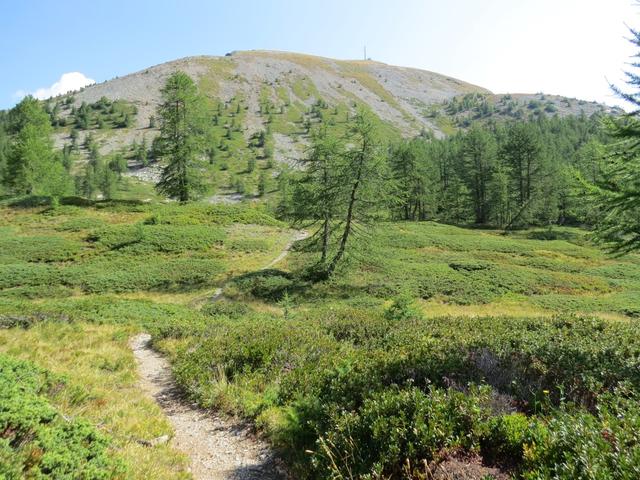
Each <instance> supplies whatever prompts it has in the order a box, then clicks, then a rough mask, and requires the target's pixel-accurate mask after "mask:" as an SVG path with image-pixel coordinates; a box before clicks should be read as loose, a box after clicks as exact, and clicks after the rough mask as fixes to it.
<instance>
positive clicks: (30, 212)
mask: <svg viewBox="0 0 640 480" xmlns="http://www.w3.org/2000/svg"><path fill="white" fill-rule="evenodd" d="M636 39H637V42H636V43H638V42H640V37H638V35H636ZM301 61H303V62H304V63H305V64H307V65H308V66H314V65H315V64H314V62H317V60H314V59H313V58H311V57H309V58H306V57H304V58H303V59H301ZM367 65H368V64H367V63H354V62H348V63H347V62H339V63H338V68H339V69H340V71H341V72H342V74H344V77H345V78H346V79H347V81H352V82H353V83H359V84H360V85H362V87H363V88H366V89H368V90H369V91H370V92H372V93H374V94H375V95H376V96H377V97H378V98H379V99H380V100H381V101H383V102H385V103H387V104H389V106H390V107H393V108H395V109H396V110H398V111H399V112H400V113H401V114H402V113H403V111H402V110H401V108H400V105H399V104H398V103H397V101H396V100H395V99H394V97H393V96H392V95H391V93H390V92H388V91H387V90H386V89H385V88H384V87H383V86H382V85H381V84H380V83H379V82H378V80H376V79H375V78H374V77H373V76H372V75H371V73H370V71H369V69H368V67H367ZM202 66H203V67H206V69H207V70H209V73H210V76H209V77H206V76H205V77H203V79H201V80H200V84H199V85H197V86H196V84H195V83H194V82H193V80H192V79H191V78H190V77H189V76H188V75H186V74H185V73H182V72H177V73H175V74H173V75H171V76H170V77H169V78H168V80H167V82H166V84H165V86H164V88H163V89H162V95H163V98H162V104H161V105H160V107H159V109H158V111H157V112H156V115H154V116H153V117H152V118H151V119H150V120H149V127H150V128H155V125H156V123H157V125H158V127H159V136H158V137H157V138H155V139H154V141H153V142H152V144H151V145H149V144H148V143H147V138H146V137H143V138H142V139H140V138H138V139H137V141H136V143H135V144H133V145H131V146H130V147H129V148H126V149H121V150H114V151H113V152H112V153H110V154H102V153H101V151H100V149H101V146H102V145H103V144H102V143H101V142H102V140H103V139H104V138H105V136H103V135H101V134H100V133H98V132H94V131H93V130H109V129H111V128H130V127H131V126H132V125H133V121H134V115H135V114H136V111H135V108H134V107H133V105H130V104H127V103H125V102H112V101H109V100H107V99H104V98H103V99H101V100H100V101H99V102H96V103H95V104H86V103H83V104H81V105H80V107H79V108H76V107H72V105H73V104H74V99H72V98H71V97H68V99H67V100H66V101H65V102H64V104H62V103H60V101H58V102H55V103H51V102H44V103H43V102H38V101H36V100H34V99H33V98H30V97H28V98H27V99H25V100H24V101H22V102H21V103H20V104H19V105H17V106H16V107H15V108H14V109H12V110H11V111H10V112H8V113H1V114H0V172H1V175H2V185H3V190H2V194H3V196H2V197H0V477H2V478H4V477H7V478H23V477H26V478H31V477H33V478H45V477H52V478H90V479H93V478H95V479H98V478H100V479H107V478H109V479H111V478H113V479H119V478H134V479H138V478H139V479H143V478H167V479H168V478H189V474H188V472H187V468H186V461H185V458H183V457H182V456H181V455H180V454H178V453H177V452H176V451H174V450H173V449H172V447H171V445H170V444H164V443H157V444H156V443H154V442H153V440H154V439H157V438H159V437H164V436H169V435H170V433H171V429H170V426H169V425H168V423H167V421H166V419H165V418H163V416H162V413H161V411H160V409H159V407H158V406H157V405H155V404H154V403H153V402H152V401H150V400H149V399H147V398H146V397H145V395H144V393H143V392H141V391H140V389H139V387H138V386H137V382H136V365H135V362H134V359H133V356H132V353H131V351H130V348H129V345H128V340H129V339H130V338H131V336H133V335H134V334H137V333H140V332H142V331H146V332H149V333H151V335H152V344H153V346H154V348H156V349H157V350H159V351H161V352H162V353H164V354H166V356H167V357H168V359H169V360H170V361H171V363H172V368H173V373H174V376H175V379H176V381H177V383H178V386H179V387H180V388H181V389H182V391H183V392H184V394H185V395H186V396H187V397H188V398H189V399H190V400H192V401H193V402H196V403H198V404H199V405H201V406H202V407H204V408H210V409H216V410H218V411H221V412H224V413H227V414H233V415H237V416H239V417H241V418H243V419H246V420H248V421H250V422H252V423H253V424H254V425H255V426H256V427H257V429H258V430H260V432H262V433H263V434H264V435H265V437H266V438H267V439H268V440H269V441H270V442H271V443H272V445H273V446H274V447H275V448H276V450H277V451H278V453H279V454H281V456H282V457H283V458H284V459H285V460H286V461H287V464H288V466H289V468H290V469H291V472H292V476H293V477H294V478H301V479H317V480H327V479H342V478H348V479H361V480H373V479H382V478H389V479H400V478H408V479H413V480H426V479H432V478H437V477H434V475H433V472H434V471H435V470H436V469H437V468H440V467H442V468H446V465H447V463H448V462H451V461H456V460H461V462H460V463H461V464H464V465H466V464H467V463H468V464H473V465H476V466H478V465H484V467H483V468H489V467H491V469H492V470H493V471H498V472H500V473H501V474H504V475H505V476H509V477H511V478H515V479H523V480H534V479H535V480H542V479H549V480H551V479H585V480H586V479H596V478H597V479H600V478H602V479H608V478H622V479H632V478H637V477H638V476H639V475H640V472H639V471H638V465H639V464H640V460H639V459H640V434H639V433H638V432H640V407H639V405H640V403H639V402H638V395H639V394H640V373H639V372H640V363H639V362H640V360H639V359H640V340H639V339H638V335H637V321H638V318H640V256H638V253H636V250H637V247H638V237H637V223H638V222H637V218H638V215H637V213H638V195H637V183H638V182H637V170H638V165H637V164H638V162H637V158H638V155H637V151H636V150H637V146H636V139H637V136H638V125H637V124H636V123H637V120H636V119H635V116H633V115H631V116H624V117H621V118H619V119H611V118H608V117H607V118H605V116H604V113H602V112H600V113H597V114H594V115H592V116H591V117H587V116H585V115H582V116H579V117H575V116H564V117H560V116H555V114H556V113H558V111H559V110H560V109H564V108H565V106H563V105H560V104H559V103H558V101H556V100H557V99H556V100H553V101H552V99H550V98H547V97H545V96H544V95H536V96H535V98H528V99H527V102H526V103H524V104H520V103H518V102H516V101H515V100H514V99H513V98H510V97H508V96H502V97H499V98H498V97H492V96H488V95H480V94H468V95H465V96H463V97H456V98H454V99H452V100H451V101H449V102H448V103H446V104H444V105H442V106H435V107H433V106H431V107H429V106H427V105H423V106H422V108H425V109H426V108H428V107H429V108H431V110H429V111H428V112H427V113H428V115H429V116H431V118H434V121H435V123H436V124H440V125H446V126H447V128H448V129H449V130H450V133H451V135H450V136H448V137H446V138H443V139H436V138H434V136H433V135H431V134H429V133H428V132H423V133H422V134H420V135H418V136H416V137H415V138H407V139H402V138H401V136H400V130H399V129H398V128H397V127H396V126H393V125H391V124H389V123H387V122H385V121H383V120H382V119H381V118H379V117H378V116H376V115H375V114H374V113H373V112H372V111H371V109H370V108H368V107H367V105H365V104H364V102H363V101H362V100H361V99H360V97H358V96H356V95H355V94H354V93H347V92H345V95H344V98H345V100H346V101H343V102H340V101H335V100H334V101H333V103H330V102H329V101H328V100H326V99H323V98H322V97H321V95H320V92H319V90H318V88H316V86H315V84H314V83H313V81H312V79H311V78H309V77H307V76H304V75H300V74H299V73H298V72H294V71H293V70H291V71H289V72H288V73H287V74H283V76H281V77H280V78H277V79H274V80H266V79H265V80H264V81H263V83H262V85H261V86H260V88H259V89H258V90H256V91H253V92H249V91H248V90H243V89H239V90H238V91H237V93H236V96H233V97H226V98H225V99H224V100H223V99H221V98H219V97H218V95H220V90H221V89H220V81H221V80H222V79H225V80H228V79H229V77H230V76H232V77H233V80H234V81H237V82H238V83H239V84H242V83H243V82H248V81H247V80H246V79H244V78H242V77H241V76H240V75H239V74H234V69H233V60H230V59H224V60H221V61H215V62H208V61H206V60H202ZM315 67H317V68H320V67H318V66H317V65H315ZM315 67H314V68H315ZM322 68H329V67H326V66H324V67H322ZM234 75H235V76H234ZM630 78H631V79H632V80H633V81H632V84H633V85H636V86H637V84H636V83H633V82H634V81H635V77H633V76H631V77H630ZM630 98H633V99H635V100H637V98H636V96H632V97H630ZM637 104H640V103H638V102H637ZM63 109H64V110H65V111H66V110H71V111H70V112H68V113H67V114H66V115H65V114H64V112H62V111H61V110H63ZM249 109H254V111H250V110H249ZM443 109H444V110H445V113H446V114H447V115H448V117H444V116H443V115H442V110H443ZM496 112H497V113H496ZM407 115H408V114H407ZM496 115H499V116H500V118H501V119H502V120H505V119H507V120H505V121H502V120H501V121H495V122H494V121H490V119H493V120H495V119H496ZM549 115H554V116H549ZM62 119H66V120H62ZM603 119H604V120H603ZM405 120H406V118H405ZM603 121H604V122H607V123H608V124H609V126H610V128H609V130H608V131H607V130H603V129H602V128H601V125H600V124H601V123H602V122H603ZM51 123H53V124H54V126H55V128H56V129H57V131H58V132H61V131H66V130H68V128H67V125H69V126H70V125H71V123H73V124H74V127H73V130H69V132H68V133H69V135H70V136H71V139H72V144H71V145H69V146H65V147H64V148H63V150H62V151H61V152H56V151H55V150H54V148H53V141H52V135H53V133H54V131H53V130H52V127H51ZM409 123H410V122H409ZM65 129H66V130H65ZM456 129H459V130H456ZM80 130H83V132H81V133H79V131H80ZM87 130H91V132H87ZM107 133H109V132H107ZM155 133H156V132H153V134H155ZM149 140H151V138H149ZM149 143H151V142H149ZM80 144H82V146H81V145H80ZM81 149H83V153H85V154H86V158H84V157H83V156H82V155H81ZM285 150H287V151H285ZM291 152H297V153H299V154H300V155H299V156H300V158H302V160H301V163H302V166H303V168H302V169H298V168H296V166H291V167H288V166H285V165H278V166H276V164H277V161H280V160H282V159H283V158H287V156H288V155H291V154H292V153H291ZM605 152H608V153H609V154H610V155H609V157H608V158H607V160H606V161H605V160H603V155H604V153H605ZM157 161H159V162H160V163H159V164H158V165H154V163H155V162H157ZM130 162H133V164H132V165H135V166H140V167H141V168H147V167H149V169H151V168H160V169H161V177H160V181H159V183H158V184H157V192H158V195H157V196H156V194H154V193H153V191H152V187H151V185H150V182H138V181H136V180H133V179H131V178H128V177H127V176H126V175H125V174H126V173H127V170H128V169H129V165H130ZM145 173H146V172H145ZM74 184H75V185H74ZM276 185H277V189H276ZM593 185H597V187H593ZM74 186H75V188H74ZM214 189H219V190H220V191H221V193H222V194H228V193H231V192H235V193H236V194H239V195H240V196H241V197H242V199H243V200H244V201H242V202H240V203H238V204H217V205H213V204H210V203H207V202H204V201H203V202H202V203H198V202H195V201H194V200H195V199H196V198H198V197H199V196H201V195H203V194H204V193H205V192H210V191H213V190H214ZM594 192H595V193H596V194H595V195H592V196H589V195H587V193H594ZM73 194H76V195H80V196H78V197H74V196H72V195H73ZM164 197H169V198H170V199H173V200H177V202H171V201H170V200H167V199H166V198H164ZM249 199H252V200H253V201H247V200H249ZM158 200H163V201H158ZM603 215H604V216H603ZM288 222H291V225H292V226H295V227H297V228H300V229H305V230H307V232H306V233H308V234H309V235H308V236H306V237H305V238H304V239H303V240H300V241H298V242H296V243H295V244H294V245H291V242H292V238H302V237H304V235H300V233H301V232H294V231H292V230H290V229H289V228H287V227H288V226H289V223H288ZM470 225H472V226H473V228H470ZM585 227H586V228H585ZM592 227H596V234H595V235H593V233H592V232H590V231H589V230H588V229H590V228H592ZM593 239H596V240H603V241H604V242H606V243H607V245H608V246H613V250H615V251H617V252H619V253H625V254H626V255H625V256H620V257H617V258H615V257H612V256H609V255H608V254H607V253H606V252H603V251H602V250H600V249H599V248H598V247H597V246H596V245H595V244H593V243H592V240H593ZM289 250H290V251H289ZM220 291H222V294H223V297H220ZM212 299H214V300H215V301H212ZM467 460H468V462H467ZM461 468H466V467H461ZM465 473H469V474H471V472H465Z"/></svg>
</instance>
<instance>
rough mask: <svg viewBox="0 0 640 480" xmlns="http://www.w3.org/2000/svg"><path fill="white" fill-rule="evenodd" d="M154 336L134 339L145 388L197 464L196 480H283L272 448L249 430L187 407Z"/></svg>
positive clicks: (176, 441)
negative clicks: (155, 342) (154, 347)
mask: <svg viewBox="0 0 640 480" xmlns="http://www.w3.org/2000/svg"><path fill="white" fill-rule="evenodd" d="M150 340H151V336H150V335H149V334H147V333H142V334H140V335H137V336H135V337H134V338H132V339H131V348H132V349H133V353H134V355H135V357H136V360H137V362H138V371H139V373H140V386H141V388H142V389H143V390H144V391H145V392H147V393H148V394H149V395H150V396H151V397H153V399H154V400H155V401H156V402H157V403H158V405H160V407H161V408H162V410H163V411H164V414H165V415H166V416H167V418H168V419H169V421H170V422H171V425H172V426H173V430H174V432H175V433H174V437H173V439H172V440H171V441H172V443H173V446H174V447H175V448H176V449H178V450H180V451H182V452H183V453H185V454H187V455H188V456H189V457H190V458H191V473H192V475H193V477H194V479H196V480H205V479H206V480H258V479H265V480H269V479H280V478H283V476H282V475H281V474H280V473H279V471H278V468H277V465H276V461H275V457H274V456H273V453H272V452H271V450H270V448H269V447H268V445H266V444H265V443H264V442H262V441H260V440H258V439H256V438H255V437H254V436H253V435H252V434H251V432H250V431H249V429H248V428H247V426H246V425H243V424H241V423H237V422H234V421H232V420H227V419H223V418H221V417H218V416H217V415H215V414H214V413H213V412H211V411H206V410H203V409H200V408H198V407H197V406H196V405H193V404H191V403H189V402H187V401H185V400H184V399H183V398H182V397H181V395H180V391H179V390H178V388H177V386H176V384H175V382H174V380H173V377H172V375H171V367H170V365H169V362H167V360H166V359H165V358H164V357H162V356H161V355H160V354H158V353H157V352H155V351H154V350H153V349H152V348H151V346H150V345H149V342H150Z"/></svg>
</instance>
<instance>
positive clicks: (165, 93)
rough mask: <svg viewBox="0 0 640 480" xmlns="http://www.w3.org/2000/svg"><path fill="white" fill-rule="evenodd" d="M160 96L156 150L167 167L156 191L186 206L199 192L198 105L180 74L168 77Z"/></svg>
mask: <svg viewBox="0 0 640 480" xmlns="http://www.w3.org/2000/svg"><path fill="white" fill-rule="evenodd" d="M161 93H162V99H163V101H162V104H161V105H160V106H159V108H158V117H159V120H160V135H159V137H158V138H159V141H158V147H159V153H160V155H161V157H162V158H163V159H164V160H165V161H166V162H167V164H166V166H165V167H164V168H163V170H162V175H161V178H160V181H159V182H158V184H157V186H156V188H157V189H158V191H159V192H161V193H163V194H165V195H167V196H169V197H171V198H175V199H177V200H179V201H181V202H186V201H189V200H192V199H193V198H195V197H197V196H198V195H199V194H200V193H201V192H202V191H203V185H202V182H201V180H200V175H199V174H198V172H197V168H198V160H199V156H200V155H201V153H202V150H203V141H202V139H203V132H204V124H203V119H204V116H203V115H202V112H201V107H200V106H201V105H202V102H201V99H200V97H199V95H198V91H197V87H196V85H195V84H194V82H193V80H192V79H191V78H190V77H189V76H188V75H187V74H186V73H184V72H176V73H174V74H172V75H171V76H170V77H169V78H168V79H167V81H166V83H165V85H164V87H163V88H162V90H161Z"/></svg>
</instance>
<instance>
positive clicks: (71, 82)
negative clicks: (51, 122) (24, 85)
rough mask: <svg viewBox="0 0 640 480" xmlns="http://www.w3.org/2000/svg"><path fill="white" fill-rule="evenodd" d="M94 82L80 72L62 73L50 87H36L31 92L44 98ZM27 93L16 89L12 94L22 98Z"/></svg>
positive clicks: (39, 97) (41, 98)
mask: <svg viewBox="0 0 640 480" xmlns="http://www.w3.org/2000/svg"><path fill="white" fill-rule="evenodd" d="M93 83H96V81H95V80H93V79H92V78H88V77H86V76H85V75H84V74H83V73H80V72H69V73H63V74H62V76H61V77H60V79H59V80H58V81H57V82H55V83H54V84H53V85H51V86H50V87H43V88H38V89H37V90H36V91H35V92H31V95H33V96H34V97H36V98H38V99H40V100H44V99H46V98H50V97H55V96H56V95H62V94H64V93H67V92H72V91H74V90H79V89H80V88H82V87H86V86H87V85H91V84H93ZM26 95H28V93H27V92H25V91H24V90H18V91H17V92H16V93H15V94H14V96H15V97H17V98H23V97H25V96H26Z"/></svg>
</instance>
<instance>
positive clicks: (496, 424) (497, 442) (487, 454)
mask: <svg viewBox="0 0 640 480" xmlns="http://www.w3.org/2000/svg"><path fill="white" fill-rule="evenodd" d="M533 423H534V421H533V420H532V419H530V418H528V417H527V416H526V415H523V414H522V413H512V414H509V415H502V416H499V417H495V418H492V419H491V420H490V421H489V422H488V425H487V427H486V428H487V430H488V432H487V433H486V434H485V435H483V438H482V440H481V448H482V457H483V458H484V459H485V460H487V461H489V462H492V463H494V462H499V463H501V464H503V465H512V466H516V465H520V464H521V463H522V461H523V458H524V452H525V449H526V448H527V447H530V446H531V445H532V444H533V441H534V440H533V436H534V435H533V434H532V430H533V429H534V428H535V427H533ZM539 436H540V434H538V437H539Z"/></svg>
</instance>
